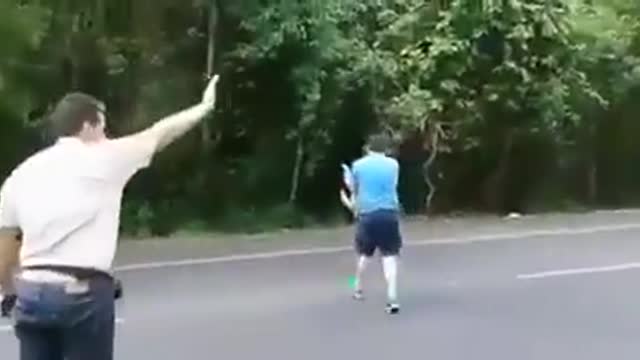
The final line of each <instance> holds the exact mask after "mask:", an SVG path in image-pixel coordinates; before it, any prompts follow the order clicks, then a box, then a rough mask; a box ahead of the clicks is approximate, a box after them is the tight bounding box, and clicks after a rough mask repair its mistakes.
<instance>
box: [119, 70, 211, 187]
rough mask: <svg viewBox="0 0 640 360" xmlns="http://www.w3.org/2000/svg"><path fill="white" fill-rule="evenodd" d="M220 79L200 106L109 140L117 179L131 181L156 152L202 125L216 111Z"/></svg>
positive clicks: (208, 88) (209, 88) (209, 85)
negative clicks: (131, 133) (136, 131)
mask: <svg viewBox="0 0 640 360" xmlns="http://www.w3.org/2000/svg"><path fill="white" fill-rule="evenodd" d="M218 79H219V76H218V75H215V76H214V77H213V78H212V79H211V81H210V82H209V84H208V86H207V89H206V90H205V92H204V95H203V97H202V102H201V103H200V104H198V105H195V106H192V107H190V108H187V109H184V110H182V111H180V112H177V113H175V114H172V115H169V116H167V117H165V118H163V119H162V120H160V121H158V122H157V123H155V124H153V125H152V126H150V127H149V128H147V129H145V130H143V131H140V132H138V133H136V134H133V135H129V136H124V137H121V138H118V139H114V140H111V141H109V144H108V146H110V147H111V151H110V152H109V153H110V154H111V158H110V163H111V164H112V168H113V169H114V174H115V176H117V177H118V178H122V179H128V178H129V177H130V176H132V174H134V173H135V172H136V171H138V170H139V169H141V168H145V167H147V166H149V164H150V163H151V159H152V158H153V155H154V154H155V153H157V152H159V151H161V150H163V149H164V148H166V147H167V146H168V145H169V144H171V143H172V142H174V141H175V140H176V139H178V138H179V137H181V136H183V135H184V134H186V133H187V132H188V131H189V130H191V129H193V128H194V127H196V125H198V124H200V122H201V121H202V119H204V118H205V117H206V115H207V114H209V113H210V112H211V111H212V110H213V109H214V108H215V104H216V85H217V83H218Z"/></svg>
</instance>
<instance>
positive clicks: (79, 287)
mask: <svg viewBox="0 0 640 360" xmlns="http://www.w3.org/2000/svg"><path fill="white" fill-rule="evenodd" d="M217 81H218V77H217V76H215V77H214V78H213V79H212V80H211V81H210V83H209V85H208V86H207V89H206V90H205V93H204V96H203V98H202V101H201V103H200V104H198V105H195V106H193V107H190V108H188V109H185V110H183V111H181V112H179V113H176V114H174V115H171V116H169V117H167V118H165V119H162V120H161V121H159V122H157V123H156V124H154V125H153V126H151V127H149V128H148V129H146V130H144V131H141V132H139V133H136V134H134V135H130V136H126V137H122V138H117V139H108V138H107V137H106V135H105V125H106V117H105V110H106V109H105V107H104V104H103V103H102V102H100V101H98V100H96V99H95V98H93V97H91V96H88V95H85V94H81V93H74V94H69V95H67V96H65V97H64V98H63V99H62V100H61V101H60V103H58V105H57V106H56V109H55V110H54V112H53V114H52V115H51V123H52V126H53V129H54V131H55V132H56V134H57V136H58V137H59V138H58V141H57V142H56V143H55V144H54V145H53V146H51V147H49V148H47V149H44V150H42V151H40V152H38V153H37V154H35V155H33V156H31V157H30V158H28V159H27V160H26V161H24V162H23V163H22V164H20V165H19V166H18V167H17V168H16V169H15V170H14V171H13V172H12V174H11V175H10V176H9V178H8V179H6V181H5V182H4V185H3V186H2V188H1V190H0V245H8V244H13V243H15V241H16V237H17V236H20V237H21V238H22V239H21V241H22V244H21V246H20V254H19V264H20V271H19V273H18V274H17V276H16V277H15V279H14V278H13V276H10V275H9V274H7V272H8V271H7V270H6V269H5V270H4V273H0V285H1V286H2V289H3V292H4V294H3V295H12V292H14V294H15V295H16V296H17V303H16V307H15V311H14V319H15V331H16V335H17V337H18V339H19V341H20V356H21V359H22V360H41V359H60V360H62V359H67V360H86V359H92V360H111V359H113V337H114V321H115V309H114V308H115V306H114V293H115V284H114V279H113V277H112V276H111V273H110V272H111V267H112V262H113V259H114V256H115V252H116V243H117V237H118V227H119V215H120V205H121V199H122V193H123V189H124V187H125V185H126V184H127V182H128V181H129V180H130V179H131V177H132V176H133V175H135V174H136V172H137V171H138V170H140V169H142V168H145V167H147V166H148V165H149V164H150V163H151V160H152V158H153V155H154V154H155V153H156V152H158V151H160V150H162V149H163V148H164V147H166V146H167V145H169V144H170V143H171V142H173V141H174V140H176V139H177V138H179V137H180V136H182V135H184V134H185V133H186V132H187V131H189V130H190V129H192V128H194V127H195V126H196V125H197V124H199V123H200V121H201V120H202V119H204V118H205V116H206V115H207V114H209V113H210V112H211V111H212V110H213V109H214V107H215V99H216V84H217ZM2 242H4V244H1V243H2ZM2 248H11V246H0V249H2ZM0 255H2V256H0V257H4V258H6V257H7V256H6V254H0ZM1 271H2V268H0V272H1Z"/></svg>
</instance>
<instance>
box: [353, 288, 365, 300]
mask: <svg viewBox="0 0 640 360" xmlns="http://www.w3.org/2000/svg"><path fill="white" fill-rule="evenodd" d="M353 300H357V301H362V300H364V293H363V292H362V290H356V291H354V292H353Z"/></svg>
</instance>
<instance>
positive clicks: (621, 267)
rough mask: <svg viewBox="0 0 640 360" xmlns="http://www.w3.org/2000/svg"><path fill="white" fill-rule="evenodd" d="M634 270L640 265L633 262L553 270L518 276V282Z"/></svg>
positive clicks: (639, 267)
mask: <svg viewBox="0 0 640 360" xmlns="http://www.w3.org/2000/svg"><path fill="white" fill-rule="evenodd" d="M634 269H640V263H637V262H633V263H626V264H618V265H610V266H599V267H586V268H576V269H565V270H551V271H543V272H538V273H532V274H522V275H518V277H517V278H518V280H539V279H546V278H551V277H560V276H575V275H586V274H597V273H607V272H616V271H626V270H634Z"/></svg>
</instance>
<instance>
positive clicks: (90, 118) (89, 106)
mask: <svg viewBox="0 0 640 360" xmlns="http://www.w3.org/2000/svg"><path fill="white" fill-rule="evenodd" d="M104 111H105V106H104V103H103V102H101V101H99V100H98V99H96V98H94V97H93V96H91V95H87V94H83V93H71V94H68V95H66V96H65V97H64V98H62V100H60V102H58V104H57V105H56V107H55V109H54V110H53V113H51V115H50V118H49V121H50V125H51V130H52V135H53V136H54V137H56V138H58V137H62V136H74V135H77V134H78V133H79V132H80V130H82V126H83V125H84V123H85V122H88V123H89V124H90V125H97V124H98V122H99V121H100V118H99V117H98V112H104Z"/></svg>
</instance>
